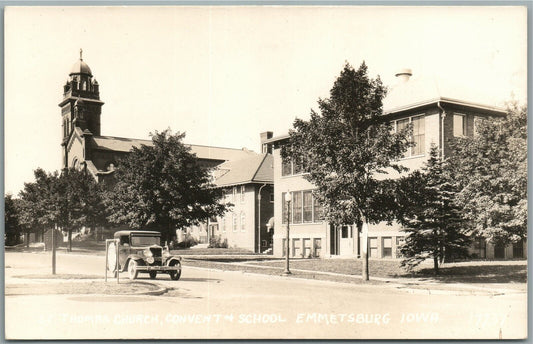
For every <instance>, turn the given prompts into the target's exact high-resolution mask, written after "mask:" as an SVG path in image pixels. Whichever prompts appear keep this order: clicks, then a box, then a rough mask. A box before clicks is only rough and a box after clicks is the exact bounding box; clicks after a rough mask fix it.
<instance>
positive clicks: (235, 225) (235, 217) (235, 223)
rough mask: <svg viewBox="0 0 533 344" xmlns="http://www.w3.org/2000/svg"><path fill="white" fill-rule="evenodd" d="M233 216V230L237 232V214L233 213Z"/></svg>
mask: <svg viewBox="0 0 533 344" xmlns="http://www.w3.org/2000/svg"><path fill="white" fill-rule="evenodd" d="M231 217H232V219H231V220H232V222H233V231H234V232H236V231H237V215H235V214H232V215H231Z"/></svg>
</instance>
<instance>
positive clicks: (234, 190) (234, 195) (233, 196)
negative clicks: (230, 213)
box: [231, 186, 237, 202]
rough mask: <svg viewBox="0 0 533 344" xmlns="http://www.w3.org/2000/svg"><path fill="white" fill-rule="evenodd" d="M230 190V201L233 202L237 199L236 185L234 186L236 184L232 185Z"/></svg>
mask: <svg viewBox="0 0 533 344" xmlns="http://www.w3.org/2000/svg"><path fill="white" fill-rule="evenodd" d="M232 192H233V194H232V196H231V201H232V202H235V201H236V200H237V187H236V186H234V187H233V188H232Z"/></svg>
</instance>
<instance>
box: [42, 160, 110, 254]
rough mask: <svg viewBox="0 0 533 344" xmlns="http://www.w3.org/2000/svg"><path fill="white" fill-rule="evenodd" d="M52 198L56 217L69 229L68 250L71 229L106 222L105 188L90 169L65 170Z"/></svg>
mask: <svg viewBox="0 0 533 344" xmlns="http://www.w3.org/2000/svg"><path fill="white" fill-rule="evenodd" d="M54 186H55V187H54V194H53V195H52V197H53V199H54V200H55V201H56V203H55V204H56V206H57V212H58V216H57V218H56V219H55V223H57V224H58V225H59V226H60V227H61V228H63V229H64V230H66V231H67V232H68V245H69V247H68V250H69V251H72V231H73V230H74V229H78V228H81V227H90V228H93V229H94V228H95V227H96V226H97V225H103V224H105V223H106V220H105V218H106V208H105V205H104V199H103V189H102V187H101V186H100V185H99V184H97V183H96V181H95V180H94V178H93V177H92V176H91V175H90V174H89V173H88V172H87V170H85V169H82V170H77V169H74V168H70V169H66V170H63V172H62V173H61V174H60V175H59V176H58V177H57V178H56V180H55V185H54Z"/></svg>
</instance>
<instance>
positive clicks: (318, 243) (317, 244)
mask: <svg viewBox="0 0 533 344" xmlns="http://www.w3.org/2000/svg"><path fill="white" fill-rule="evenodd" d="M314 241H315V246H314V249H315V257H320V252H321V251H322V239H314Z"/></svg>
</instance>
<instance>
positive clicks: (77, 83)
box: [59, 49, 104, 145]
mask: <svg viewBox="0 0 533 344" xmlns="http://www.w3.org/2000/svg"><path fill="white" fill-rule="evenodd" d="M82 54H83V50H82V49H80V59H79V61H77V62H76V63H75V64H74V65H73V66H72V69H71V70H70V74H69V78H68V79H67V81H66V82H65V85H64V86H63V100H62V101H61V103H59V107H60V108H61V117H62V129H63V130H62V143H61V144H62V145H66V144H67V142H68V141H69V139H70V136H71V134H72V132H73V131H74V128H76V127H79V128H80V129H81V131H82V132H86V131H89V132H90V133H91V134H93V135H94V136H100V115H101V113H102V105H104V102H103V101H101V100H100V87H99V85H98V82H97V81H96V79H95V78H93V74H92V72H91V68H89V66H88V65H87V63H85V62H84V61H83V55H82Z"/></svg>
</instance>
